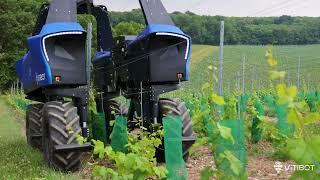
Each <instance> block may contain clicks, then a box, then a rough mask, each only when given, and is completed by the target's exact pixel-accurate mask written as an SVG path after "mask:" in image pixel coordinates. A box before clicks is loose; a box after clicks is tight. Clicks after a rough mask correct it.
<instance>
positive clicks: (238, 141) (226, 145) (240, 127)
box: [214, 120, 247, 179]
mask: <svg viewBox="0 0 320 180" xmlns="http://www.w3.org/2000/svg"><path fill="white" fill-rule="evenodd" d="M219 124H220V126H224V127H227V128H230V129H231V133H232V136H233V138H234V141H235V142H234V144H232V142H230V141H229V140H226V139H224V138H223V137H221V136H219V137H218V138H217V139H216V140H215V143H214V146H215V152H214V156H215V158H217V159H219V157H220V155H221V154H222V153H224V152H225V151H230V152H232V154H233V155H234V156H235V157H236V158H237V159H239V160H240V161H241V173H240V175H239V179H245V177H246V164H247V154H246V146H245V135H244V122H243V120H223V121H219ZM218 162H219V163H218V164H217V166H218V167H219V169H221V170H222V171H223V172H224V173H225V174H226V176H227V175H228V174H231V173H232V172H233V171H232V170H231V167H230V163H229V162H228V161H227V160H225V159H224V160H222V161H218Z"/></svg>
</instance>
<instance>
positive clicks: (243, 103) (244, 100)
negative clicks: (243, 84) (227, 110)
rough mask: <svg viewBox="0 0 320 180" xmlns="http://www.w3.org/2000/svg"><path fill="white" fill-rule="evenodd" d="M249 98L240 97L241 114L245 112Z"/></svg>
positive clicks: (245, 96)
mask: <svg viewBox="0 0 320 180" xmlns="http://www.w3.org/2000/svg"><path fill="white" fill-rule="evenodd" d="M249 98H250V96H248V95H242V96H241V97H240V110H241V113H243V112H246V111H247V102H248V100H249Z"/></svg>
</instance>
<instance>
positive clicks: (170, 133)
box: [163, 116, 188, 180]
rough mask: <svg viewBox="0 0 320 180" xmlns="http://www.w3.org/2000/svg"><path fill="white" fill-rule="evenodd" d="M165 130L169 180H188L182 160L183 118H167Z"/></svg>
mask: <svg viewBox="0 0 320 180" xmlns="http://www.w3.org/2000/svg"><path fill="white" fill-rule="evenodd" d="M163 128H164V146H165V158H166V168H167V170H168V177H167V178H168V179H170V180H185V179H188V177H187V169H186V164H185V162H184V160H183V158H182V157H183V154H182V117H181V116H167V117H165V118H164V119H163Z"/></svg>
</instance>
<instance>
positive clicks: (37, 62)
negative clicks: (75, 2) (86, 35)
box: [16, 23, 85, 93]
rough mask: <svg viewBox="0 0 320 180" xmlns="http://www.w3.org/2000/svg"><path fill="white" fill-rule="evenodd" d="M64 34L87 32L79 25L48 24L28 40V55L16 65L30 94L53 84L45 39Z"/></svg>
mask: <svg viewBox="0 0 320 180" xmlns="http://www.w3.org/2000/svg"><path fill="white" fill-rule="evenodd" d="M63 32H85V30H84V29H83V28H82V27H81V25H80V24H79V23H50V24H46V25H45V26H44V27H43V29H42V30H41V32H40V34H39V35H36V36H32V37H30V38H28V49H29V51H28V52H27V54H26V55H25V56H24V57H23V58H22V59H21V60H19V61H18V62H17V63H16V71H17V74H18V76H19V78H20V80H21V82H22V83H23V86H24V89H25V91H26V92H27V93H28V92H30V91H33V90H35V89H37V88H39V87H45V86H49V85H51V84H52V79H53V78H52V74H51V69H50V66H49V64H48V59H47V58H46V56H45V47H44V38H46V37H47V36H49V35H54V34H57V35H59V34H58V33H63Z"/></svg>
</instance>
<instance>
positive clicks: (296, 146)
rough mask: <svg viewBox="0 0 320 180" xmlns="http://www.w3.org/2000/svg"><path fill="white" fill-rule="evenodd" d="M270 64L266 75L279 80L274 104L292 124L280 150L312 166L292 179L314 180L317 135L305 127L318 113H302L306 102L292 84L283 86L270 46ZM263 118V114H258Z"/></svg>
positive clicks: (319, 158) (319, 149) (319, 171)
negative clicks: (269, 69) (290, 132)
mask: <svg viewBox="0 0 320 180" xmlns="http://www.w3.org/2000/svg"><path fill="white" fill-rule="evenodd" d="M266 57H267V61H268V63H269V65H270V67H271V71H270V77H271V79H272V80H274V81H277V82H279V83H278V84H277V85H276V93H277V102H276V103H277V104H278V105H284V106H286V107H287V109H286V110H287V114H288V115H287V120H288V122H289V123H291V124H294V127H295V132H294V136H292V137H288V136H282V137H285V138H283V139H282V140H283V141H284V150H285V151H286V152H287V154H288V156H289V158H290V159H291V160H293V161H294V162H295V163H296V164H298V165H313V166H314V169H313V170H309V171H295V172H294V174H293V175H292V178H293V179H317V178H318V177H319V175H320V164H319V163H320V135H318V134H315V133H313V132H312V131H309V127H310V125H311V126H316V125H317V123H319V121H320V113H319V112H311V111H309V112H306V109H307V108H306V105H307V104H306V102H305V101H304V100H301V99H300V100H299V99H298V98H297V95H298V90H297V87H295V86H287V85H286V84H284V83H282V82H283V79H284V78H285V72H283V71H278V70H277V61H276V59H275V58H274V56H273V54H272V49H271V48H270V49H269V50H268V51H267V54H266ZM261 119H262V120H263V121H265V117H261Z"/></svg>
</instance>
